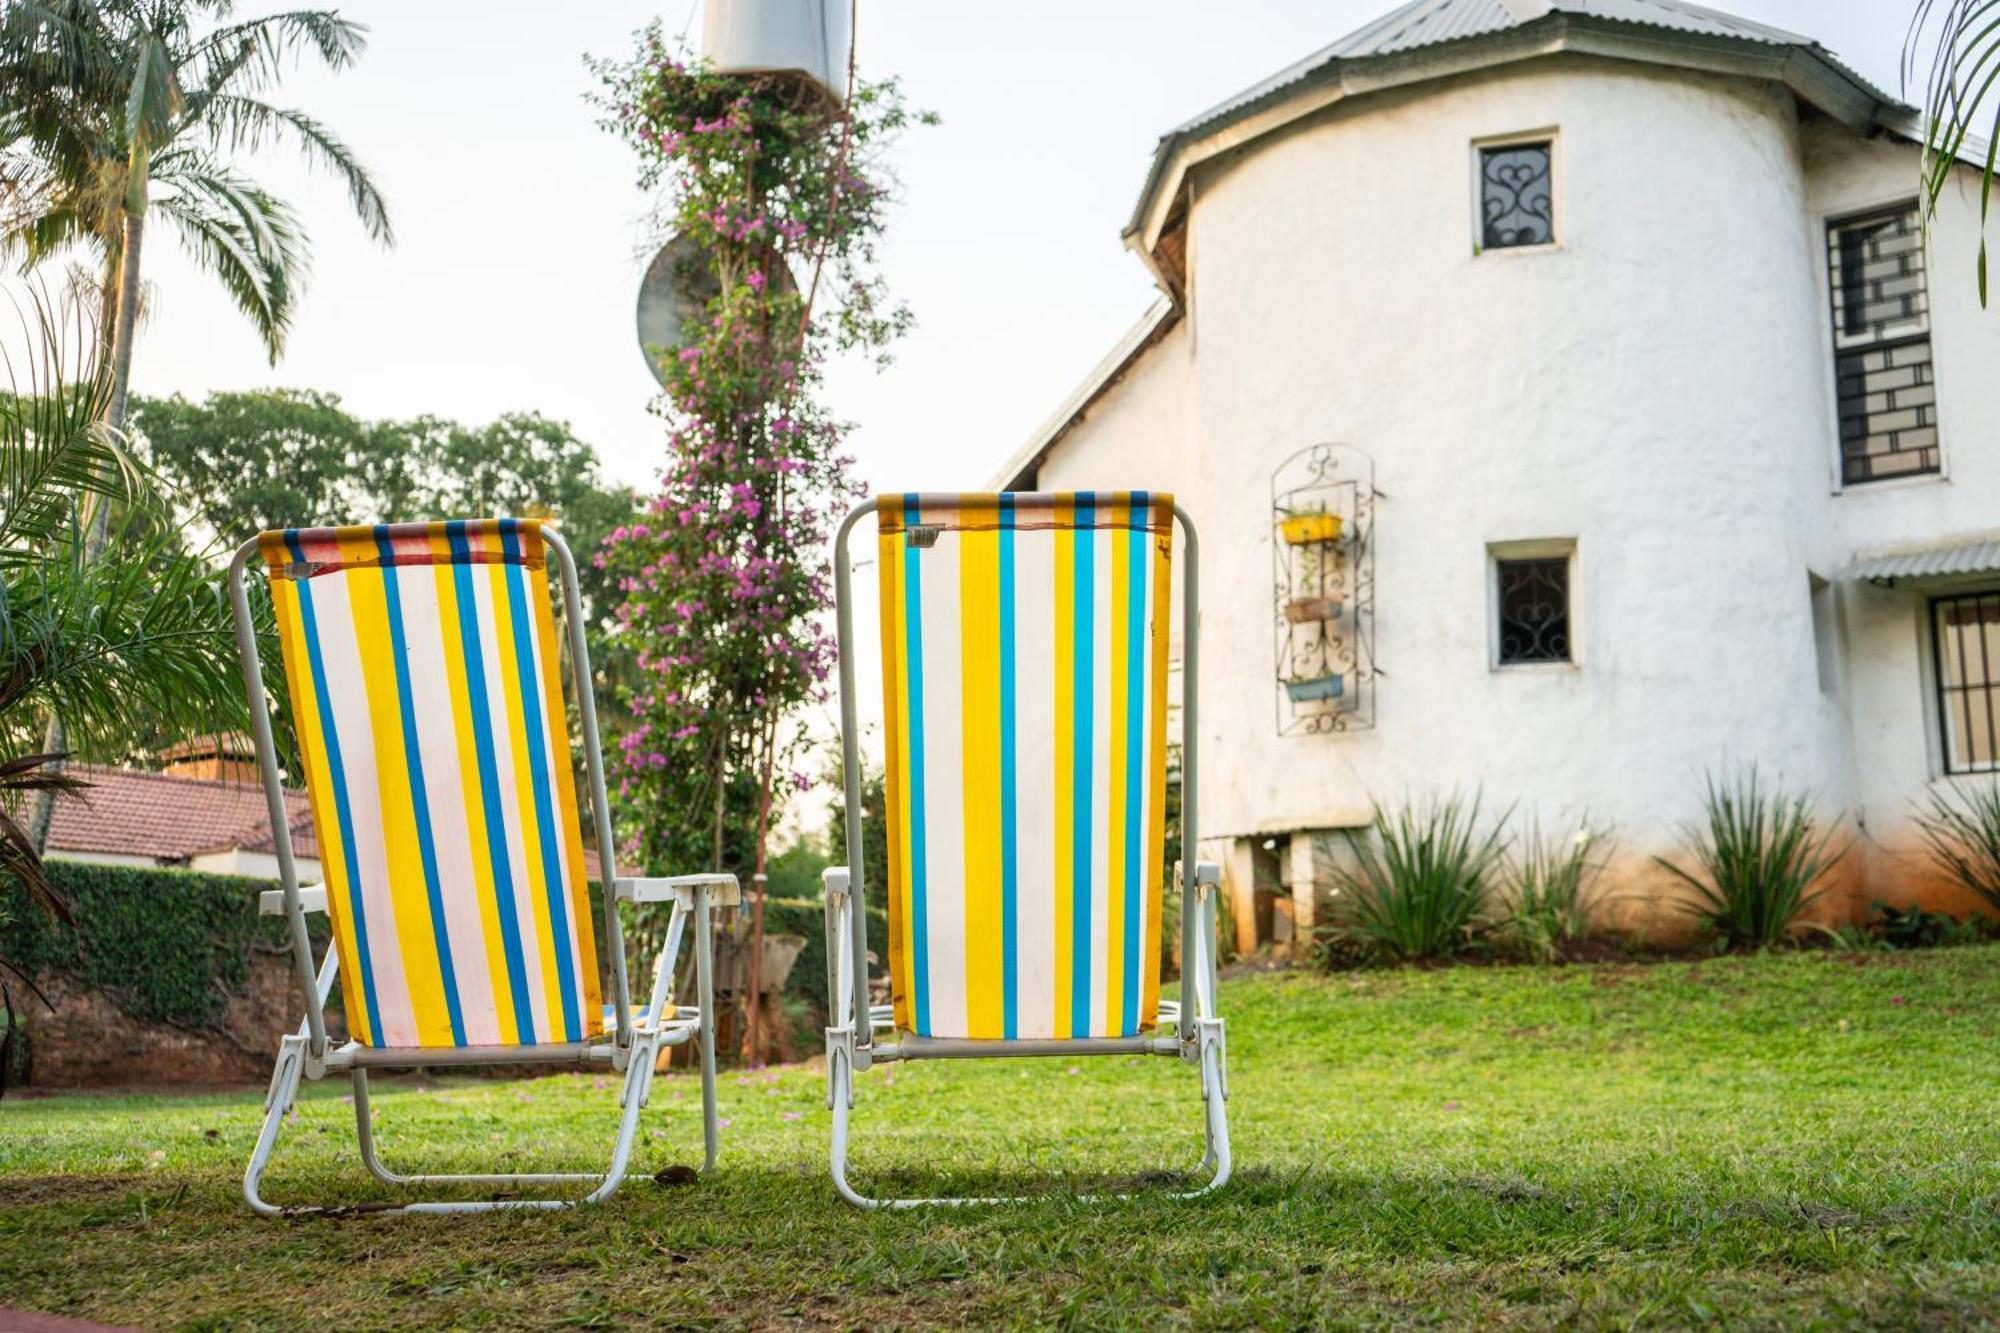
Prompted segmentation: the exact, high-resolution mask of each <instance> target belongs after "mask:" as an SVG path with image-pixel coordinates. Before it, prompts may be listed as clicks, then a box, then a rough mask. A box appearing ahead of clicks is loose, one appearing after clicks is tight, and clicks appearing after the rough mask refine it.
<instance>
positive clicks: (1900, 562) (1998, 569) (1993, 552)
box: [1840, 534, 2000, 583]
mask: <svg viewBox="0 0 2000 1333" xmlns="http://www.w3.org/2000/svg"><path fill="white" fill-rule="evenodd" d="M1995 573H2000V535H1996V534H1988V535H1986V536H1984V537H1975V538H1971V539H1963V538H1962V539H1960V540H1957V541H1948V542H1934V543H1932V544H1930V545H1928V546H1915V547H1908V548H1906V549H1904V550H1901V551H1892V552H1889V553H1888V554H1885V555H1874V556H1867V557H1864V558H1862V559H1860V560H1856V561H1855V562H1854V563H1853V564H1851V565H1849V566H1848V567H1847V568H1846V569H1843V570H1842V571H1840V577H1841V578H1842V579H1845V580H1848V581H1850V582H1856V583H1859V582H1864V581H1866V582H1890V581H1893V580H1895V579H1934V578H1949V577H1951V576H1952V575H1954V574H1995Z"/></svg>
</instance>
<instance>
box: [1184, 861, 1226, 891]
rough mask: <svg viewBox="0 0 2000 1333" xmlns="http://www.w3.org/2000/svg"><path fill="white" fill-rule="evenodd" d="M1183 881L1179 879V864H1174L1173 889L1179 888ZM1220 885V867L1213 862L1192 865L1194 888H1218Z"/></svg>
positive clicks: (1198, 862)
mask: <svg viewBox="0 0 2000 1333" xmlns="http://www.w3.org/2000/svg"><path fill="white" fill-rule="evenodd" d="M1184 882H1185V881H1184V880H1183V879H1182V878H1181V863H1180V862H1178V861H1176V862H1174V887H1175V888H1180V887H1181V886H1182V884H1183V883H1184ZM1221 884H1222V867H1221V866H1220V865H1219V864H1217V863H1216V862H1214V861H1196V862H1195V863H1194V886H1195V888H1196V889H1213V888H1219V887H1220V886H1221Z"/></svg>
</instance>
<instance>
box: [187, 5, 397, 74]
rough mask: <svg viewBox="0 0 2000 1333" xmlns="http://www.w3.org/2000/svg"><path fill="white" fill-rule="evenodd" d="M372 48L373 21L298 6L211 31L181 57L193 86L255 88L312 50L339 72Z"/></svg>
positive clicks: (331, 68)
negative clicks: (369, 27) (369, 22)
mask: <svg viewBox="0 0 2000 1333" xmlns="http://www.w3.org/2000/svg"><path fill="white" fill-rule="evenodd" d="M367 49H368V28H367V25H365V24H361V23H356V22H354V21H352V20H350V19H344V18H342V17H341V16H340V14H339V13H338V12H337V11H335V10H331V9H295V10H290V11H287V12H284V13H278V14H266V15H263V16H262V17H260V18H254V19H246V20H245V21H243V22H241V23H229V24H225V25H223V26H222V27H219V28H217V29H215V30H214V31H213V32H209V33H206V34H204V35H203V36H202V38H201V39H200V40H199V41H197V42H195V43H194V44H193V45H192V46H191V47H190V48H189V49H188V50H187V52H186V53H185V54H184V55H183V56H182V57H181V59H180V62H179V65H180V68H181V70H183V71H186V72H187V73H189V74H191V75H192V76H193V77H191V78H190V79H188V81H187V82H188V84H189V86H191V87H192V86H200V87H203V88H207V89H211V90H215V91H220V90H223V89H226V88H231V87H234V88H235V89H236V90H237V91H247V92H254V91H256V90H258V89H261V88H268V87H270V86H271V85H272V84H274V83H276V82H277V81H278V79H279V77H280V76H281V75H282V74H283V73H284V71H285V69H286V68H287V67H288V66H291V65H295V64H297V63H298V62H299V60H300V59H301V58H302V57H303V56H304V55H305V54H306V53H308V52H310V53H312V54H313V55H315V56H317V57H318V58H319V60H320V63H321V64H323V65H325V66H326V67H327V68H328V69H330V70H333V71H335V72H336V73H337V72H339V71H340V70H343V69H346V68H348V67H349V66H350V65H352V64H353V63H354V62H355V61H356V60H357V59H359V58H360V56H361V53H362V52H363V51H365V50H367Z"/></svg>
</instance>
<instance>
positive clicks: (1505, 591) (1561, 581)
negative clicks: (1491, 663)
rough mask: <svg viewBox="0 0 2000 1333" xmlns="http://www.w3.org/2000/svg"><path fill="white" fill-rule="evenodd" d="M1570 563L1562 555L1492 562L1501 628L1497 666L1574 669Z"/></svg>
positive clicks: (1497, 559)
mask: <svg viewBox="0 0 2000 1333" xmlns="http://www.w3.org/2000/svg"><path fill="white" fill-rule="evenodd" d="M1569 567H1570V557H1569V556H1568V555H1567V554H1565V555H1551V556H1531V557H1526V558H1519V559H1517V558H1511V557H1507V556H1497V557H1495V559H1494V561H1493V572H1494V579H1495V583H1496V591H1495V599H1496V603H1497V608H1498V616H1499V625H1498V638H1497V651H1496V652H1495V659H1496V660H1497V661H1498V663H1499V664H1500V665H1501V666H1526V665H1534V664H1539V663H1562V664H1567V663H1572V662H1574V661H1575V660H1576V655H1575V652H1574V646H1573V644H1572V642H1571V633H1570V607H1569V596H1570V588H1569Z"/></svg>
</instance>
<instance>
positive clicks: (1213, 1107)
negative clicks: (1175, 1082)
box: [1174, 1018, 1231, 1199]
mask: <svg viewBox="0 0 2000 1333" xmlns="http://www.w3.org/2000/svg"><path fill="white" fill-rule="evenodd" d="M1196 1031H1197V1033H1198V1034H1199V1035H1198V1038H1197V1040H1199V1042H1200V1043H1201V1045H1200V1053H1201V1100H1202V1112H1203V1124H1204V1128H1205V1130H1206V1133H1207V1139H1208V1151H1207V1152H1206V1153H1205V1154H1204V1155H1203V1157H1202V1162H1201V1165H1202V1169H1203V1170H1204V1171H1213V1172H1214V1174H1213V1175H1211V1176H1210V1177H1209V1180H1208V1183H1207V1184H1205V1185H1203V1186H1201V1187H1200V1188H1198V1189H1192V1190H1187V1191H1185V1192H1183V1193H1181V1194H1177V1195H1175V1196H1174V1197H1175V1198H1179V1199H1199V1198H1200V1197H1201V1196H1202V1195H1204V1194H1213V1193H1214V1192H1215V1191H1217V1190H1219V1189H1221V1188H1222V1187H1223V1186H1224V1185H1227V1184H1228V1183H1229V1173H1230V1170H1231V1163H1230V1159H1229V1111H1228V1108H1227V1102H1228V1100H1229V1082H1228V1066H1227V1064H1226V1061H1225V1058H1224V1057H1225V1055H1226V1053H1227V1043H1226V1042H1225V1040H1224V1038H1223V1027H1222V1020H1221V1019H1219V1018H1202V1019H1197V1020H1196Z"/></svg>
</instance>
